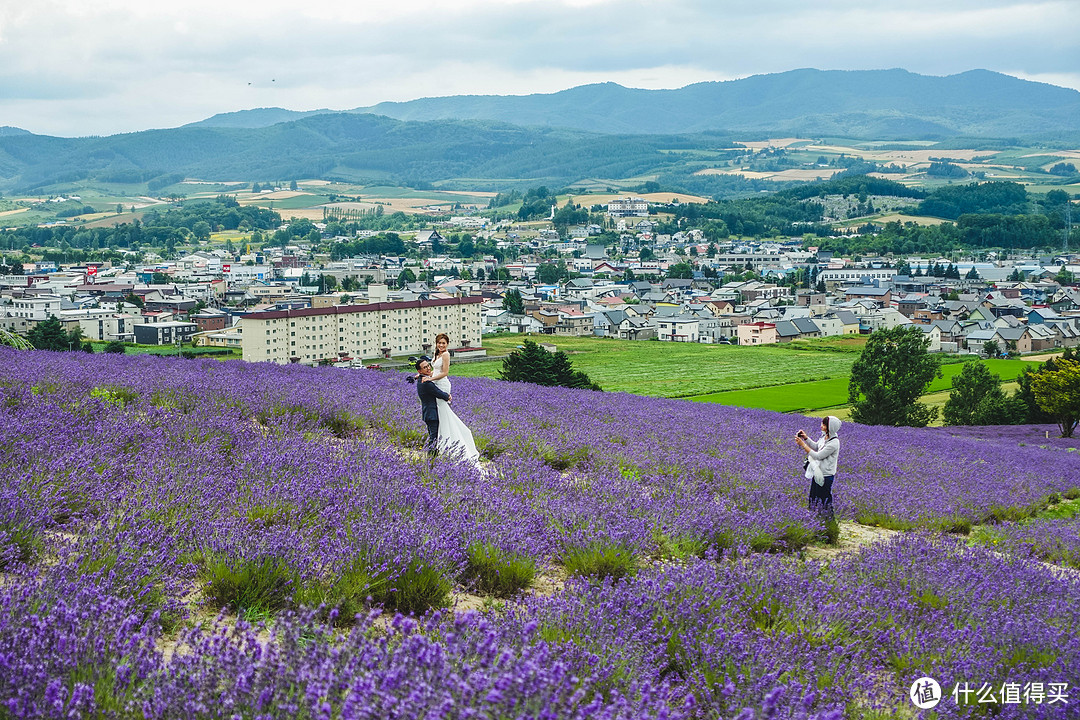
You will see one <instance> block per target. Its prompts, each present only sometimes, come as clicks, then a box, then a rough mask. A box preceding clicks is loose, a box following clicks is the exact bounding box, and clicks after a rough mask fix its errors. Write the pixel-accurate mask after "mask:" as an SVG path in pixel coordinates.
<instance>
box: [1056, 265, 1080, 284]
mask: <svg viewBox="0 0 1080 720" xmlns="http://www.w3.org/2000/svg"><path fill="white" fill-rule="evenodd" d="M1054 282H1056V283H1057V284H1059V285H1072V284H1073V283H1074V282H1076V278H1075V277H1074V276H1073V274H1072V272H1070V271H1069V270H1068V269H1067V268H1066V267H1065V263H1062V264H1061V269H1060V270H1058V272H1057V275H1055V276H1054Z"/></svg>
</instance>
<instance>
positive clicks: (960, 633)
mask: <svg viewBox="0 0 1080 720" xmlns="http://www.w3.org/2000/svg"><path fill="white" fill-rule="evenodd" d="M126 542H127V544H129V545H137V544H138V542H137V541H136V539H135V538H127V540H126ZM98 549H100V548H95V547H68V548H66V549H65V548H63V547H57V548H54V552H55V553H56V556H57V557H56V561H55V562H54V563H53V564H51V565H48V566H38V567H36V568H31V567H26V566H20V567H18V568H16V570H15V574H13V575H11V576H9V577H8V581H7V582H5V583H4V585H3V587H2V589H0V670H2V672H0V704H2V706H3V707H4V709H5V711H6V714H7V715H8V716H10V717H15V718H51V717H91V716H109V715H116V716H131V715H135V714H138V715H140V716H142V717H147V718H179V717H191V718H225V717H234V716H236V715H240V716H250V717H259V718H285V717H296V716H305V717H325V718H371V717H390V718H394V717H397V718H413V717H478V718H494V717H522V718H554V717H560V718H561V717H567V718H576V717H582V718H584V717H601V718H604V717H606V718H632V717H641V718H653V717H655V718H732V717H740V718H750V717H760V716H765V717H770V718H776V719H778V720H782V719H788V718H790V719H792V720H795V719H799V720H808V719H810V718H820V719H821V720H825V719H826V718H829V719H832V720H838V719H839V718H840V717H845V716H863V715H869V714H877V715H878V716H890V715H893V714H896V713H900V712H907V711H909V710H910V707H911V706H910V704H909V700H908V688H909V687H910V685H911V684H912V682H913V681H914V680H915V679H917V678H919V677H922V676H924V675H928V676H930V677H933V678H935V679H936V680H937V681H938V682H939V683H940V684H941V686H942V688H944V689H945V698H944V700H943V702H942V704H941V705H939V707H938V708H937V710H936V713H937V717H942V718H967V717H980V716H983V715H985V713H986V712H987V709H988V706H987V705H986V703H985V702H983V703H978V702H976V701H975V699H974V698H967V699H968V700H969V701H970V702H969V703H967V704H962V703H957V702H956V698H957V697H960V698H964V697H965V696H963V695H960V696H956V695H953V694H952V690H953V688H957V687H967V686H972V687H982V686H987V687H990V688H992V689H993V693H994V694H995V700H994V701H993V708H992V711H993V713H994V714H995V717H1001V718H1020V717H1034V718H1064V717H1070V716H1071V715H1072V714H1073V712H1072V711H1073V707H1074V706H1075V703H1076V701H1077V698H1076V697H1075V692H1076V691H1075V688H1076V685H1077V683H1078V682H1080V671H1078V669H1080V631H1078V628H1080V581H1078V580H1077V579H1075V578H1074V577H1071V576H1068V577H1062V576H1059V575H1057V574H1055V573H1053V572H1052V571H1050V570H1048V569H1047V568H1045V567H1044V566H1042V565H1040V564H1038V563H1033V562H1030V561H1026V560H1023V559H1015V558H1005V557H1002V556H999V555H996V554H994V553H990V552H986V551H983V550H978V549H971V548H967V547H965V546H964V545H963V544H961V543H960V542H958V541H956V540H953V539H951V538H948V537H906V538H903V539H898V540H895V541H892V542H889V543H886V544H882V545H879V546H876V547H874V548H872V549H868V550H864V551H863V552H862V553H860V554H859V555H857V556H855V557H852V558H850V559H847V560H843V561H839V562H835V563H833V564H832V565H831V566H820V565H818V564H816V563H805V564H804V563H801V562H799V561H797V560H793V559H791V558H783V557H779V556H757V557H755V558H754V561H753V562H748V561H747V560H746V559H744V558H743V559H738V558H737V559H729V560H725V561H723V562H721V563H719V564H717V563H709V562H702V561H694V562H690V563H687V564H682V565H657V566H655V567H654V568H652V569H649V570H647V571H645V572H642V573H641V574H640V575H638V576H637V577H635V578H633V579H630V580H627V581H623V582H617V583H615V582H607V583H602V584H599V585H597V584H590V583H586V582H573V583H570V584H569V585H568V586H567V588H566V589H565V590H564V591H562V592H560V593H557V594H555V595H553V596H549V597H532V598H521V599H520V600H518V601H514V602H511V603H509V604H508V606H507V607H506V609H505V611H504V612H501V613H495V614H477V613H466V614H458V615H457V616H442V615H438V614H435V615H431V616H428V617H427V618H425V619H422V620H411V619H407V618H404V617H401V616H398V617H397V618H395V619H394V620H393V622H391V623H389V624H387V623H384V622H381V621H378V620H377V619H376V618H375V617H374V616H373V615H368V616H361V617H360V618H359V621H358V622H357V624H356V625H355V626H354V627H352V628H351V629H350V630H349V631H348V632H346V633H344V634H342V633H340V632H339V631H337V630H336V629H335V628H334V626H333V624H332V621H333V617H332V616H331V617H330V618H329V621H328V622H323V621H320V620H319V619H318V618H317V617H316V616H315V615H313V614H311V613H300V614H297V615H285V616H282V617H279V618H278V619H277V620H276V621H275V623H274V624H273V625H272V626H271V627H264V626H261V625H251V624H247V623H243V622H238V623H235V624H232V625H229V624H225V623H221V622H208V623H205V624H203V625H198V626H195V627H191V628H188V629H187V630H185V631H183V632H182V633H180V635H179V637H178V638H177V639H175V640H174V641H170V642H168V643H166V642H164V641H163V638H162V636H161V634H160V626H159V620H160V618H159V616H158V615H156V614H149V615H148V614H147V612H146V608H145V605H144V604H143V603H141V602H140V600H139V599H138V598H139V593H138V592H137V590H138V588H149V587H154V586H155V585H156V583H157V582H159V581H160V580H161V577H162V574H163V571H165V574H169V572H176V573H179V574H182V572H183V559H182V557H181V554H179V553H177V552H175V551H170V550H168V549H165V550H159V551H155V552H153V553H149V552H148V553H142V554H140V553H131V554H129V555H126V556H124V557H119V558H117V559H116V561H115V563H114V564H113V565H112V566H111V567H110V568H107V569H106V568H100V569H97V570H92V571H90V572H88V571H87V569H88V568H87V563H88V561H89V560H88V558H92V557H94V553H95V552H96V550H98ZM1010 684H1011V685H1016V686H1020V685H1027V686H1032V685H1038V686H1040V687H1043V688H1047V689H1051V688H1064V697H1063V698H1062V697H1061V693H1060V692H1059V693H1057V697H1056V698H1055V697H1051V696H1049V695H1048V696H1047V697H1046V698H1044V699H1043V700H1042V701H1040V702H1035V701H1027V700H1025V701H1024V702H1023V703H1013V704H1009V703H1007V702H1006V701H1005V699H1004V696H1003V695H998V694H997V693H999V688H1003V687H1005V686H1006V685H1010Z"/></svg>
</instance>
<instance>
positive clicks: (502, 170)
mask: <svg viewBox="0 0 1080 720" xmlns="http://www.w3.org/2000/svg"><path fill="white" fill-rule="evenodd" d="M732 146H733V143H732V141H731V140H730V139H727V138H725V137H722V136H718V135H716V134H701V135H692V136H677V137H676V136H660V135H651V136H622V135H600V134H595V133H585V132H582V131H578V130H564V129H556V128H531V129H530V128H523V127H518V126H514V125H506V124H499V123H490V122H480V121H430V122H403V121H400V120H393V119H391V118H387V117H382V116H378V115H367V114H349V113H339V114H333V115H313V116H311V117H306V118H303V119H301V120H296V121H293V122H287V123H278V124H276V125H272V126H270V127H264V128H252V129H244V128H215V127H182V128H175V129H171V130H150V131H146V132H139V133H129V134H125V135H113V136H109V137H96V138H95V137H91V138H56V137H49V136H44V135H13V136H10V137H0V192H6V191H19V192H28V191H33V190H35V189H37V188H45V187H48V186H50V185H52V184H55V183H63V182H69V183H70V182H77V181H80V180H94V181H99V182H115V183H146V184H147V185H148V187H149V189H150V191H154V190H156V189H157V188H160V187H165V186H168V185H171V184H173V183H175V182H178V181H179V180H181V179H183V178H184V177H193V178H203V179H214V180H244V179H250V178H277V179H282V178H284V179H289V178H343V179H346V180H357V181H362V182H375V183H389V184H398V185H409V186H411V187H424V186H425V183H435V182H439V181H442V180H447V179H451V178H469V179H470V180H469V185H470V187H471V188H474V189H476V188H478V187H479V188H482V187H484V186H485V180H486V182H487V183H488V185H490V186H491V187H492V188H495V189H498V188H501V187H505V186H506V184H507V183H508V182H509V183H512V182H513V181H514V180H521V181H527V182H535V183H536V184H546V183H549V184H555V185H562V184H566V183H570V182H573V181H575V180H579V179H581V178H588V177H607V178H623V177H635V176H639V175H641V174H645V173H655V172H660V171H664V170H666V169H668V168H671V167H676V166H681V165H683V164H684V161H683V160H682V159H681V158H680V156H679V155H678V154H673V153H671V152H670V151H671V150H686V149H695V150H702V149H705V150H713V151H715V150H720V151H723V150H724V149H726V148H732Z"/></svg>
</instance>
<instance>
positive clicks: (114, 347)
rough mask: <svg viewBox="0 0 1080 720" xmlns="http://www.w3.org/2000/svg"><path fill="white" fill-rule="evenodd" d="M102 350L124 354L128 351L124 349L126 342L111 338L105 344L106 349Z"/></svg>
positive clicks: (114, 353)
mask: <svg viewBox="0 0 1080 720" xmlns="http://www.w3.org/2000/svg"><path fill="white" fill-rule="evenodd" d="M102 352H106V353H109V354H110V355H123V354H124V353H125V352H127V351H126V350H125V349H124V343H122V342H120V341H119V340H110V341H109V342H108V343H106V344H105V349H104V350H103V351H102Z"/></svg>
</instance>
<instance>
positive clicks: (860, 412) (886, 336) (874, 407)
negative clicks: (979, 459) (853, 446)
mask: <svg viewBox="0 0 1080 720" xmlns="http://www.w3.org/2000/svg"><path fill="white" fill-rule="evenodd" d="M929 345H930V339H929V338H928V337H926V336H925V335H923V332H922V331H921V330H920V329H919V328H917V327H903V326H897V327H894V328H889V329H883V330H876V331H874V332H873V333H871V335H870V337H869V338H868V339H867V341H866V347H865V348H864V349H863V352H862V354H861V355H860V356H859V359H858V360H856V361H855V363H854V364H853V365H852V366H851V380H850V381H849V383H848V399H849V401H850V402H851V405H852V408H851V419H852V420H854V421H855V422H858V423H863V424H864V425H904V426H909V427H925V426H926V425H927V423H929V422H930V421H931V420H933V419H934V418H935V417H937V408H929V407H927V406H926V405H924V404H922V403H920V402H918V399H919V396H920V395H922V394H923V393H924V392H925V391H926V388H927V386H928V385H929V384H930V381H931V380H933V379H934V378H935V377H941V369H940V367H939V363H938V358H936V357H934V356H933V355H931V354H930V353H929V352H928V351H927V348H928V347H929Z"/></svg>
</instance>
